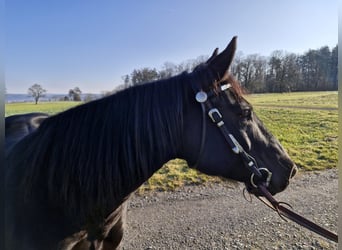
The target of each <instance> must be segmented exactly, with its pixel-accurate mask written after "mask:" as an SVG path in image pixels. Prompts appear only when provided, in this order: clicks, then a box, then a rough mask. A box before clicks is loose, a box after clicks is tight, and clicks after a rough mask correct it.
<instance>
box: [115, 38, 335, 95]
mask: <svg viewBox="0 0 342 250" xmlns="http://www.w3.org/2000/svg"><path fill="white" fill-rule="evenodd" d="M207 58H208V56H200V57H198V58H196V59H194V60H187V61H185V62H182V63H180V64H178V65H177V64H174V63H171V62H166V63H164V65H163V66H162V68H161V69H160V70H157V69H156V68H149V67H144V68H141V69H134V70H133V71H132V72H131V73H130V74H128V75H125V76H123V77H122V79H123V84H121V85H119V86H118V87H117V88H116V89H115V90H114V92H116V91H118V90H121V89H124V88H127V87H131V86H134V85H137V84H142V83H145V82H150V81H155V80H159V79H164V78H167V77H170V76H174V75H177V74H179V73H181V72H183V71H191V70H192V69H193V68H194V67H196V66H197V65H198V64H200V63H202V62H204V61H206V60H207ZM337 63H338V45H336V46H335V47H334V48H332V49H331V50H330V48H329V47H328V46H323V47H321V48H319V49H310V50H308V51H306V52H304V53H303V54H295V53H289V52H284V51H281V50H276V51H273V52H272V53H271V55H270V56H268V57H265V56H261V55H259V54H251V55H246V56H245V55H243V54H242V52H239V53H237V55H236V56H235V60H234V62H233V64H232V67H231V73H232V74H233V75H234V76H235V77H236V78H237V80H238V81H239V82H240V84H241V85H242V86H243V87H244V88H245V89H247V91H248V92H250V93H267V92H290V91H323V90H337V87H338V77H337V74H338V66H337Z"/></svg>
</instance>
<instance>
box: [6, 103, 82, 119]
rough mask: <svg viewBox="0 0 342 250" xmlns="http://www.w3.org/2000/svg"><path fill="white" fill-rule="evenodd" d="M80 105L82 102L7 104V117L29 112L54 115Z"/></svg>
mask: <svg viewBox="0 0 342 250" xmlns="http://www.w3.org/2000/svg"><path fill="white" fill-rule="evenodd" d="M80 104H82V102H41V103H38V104H34V103H32V102H22V103H6V105H5V116H9V115H15V114H22V113H29V112H43V113H48V114H50V115H52V114H56V113H59V112H62V111H64V110H67V109H69V108H72V107H74V106H77V105H80Z"/></svg>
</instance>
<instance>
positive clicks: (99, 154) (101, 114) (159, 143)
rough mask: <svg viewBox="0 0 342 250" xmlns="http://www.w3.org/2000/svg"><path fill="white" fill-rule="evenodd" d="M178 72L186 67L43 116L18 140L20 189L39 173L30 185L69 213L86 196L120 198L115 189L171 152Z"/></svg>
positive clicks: (177, 115)
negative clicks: (170, 75)
mask: <svg viewBox="0 0 342 250" xmlns="http://www.w3.org/2000/svg"><path fill="white" fill-rule="evenodd" d="M185 78H189V77H188V74H187V73H183V74H182V75H180V76H176V77H173V78H170V79H167V80H161V81H157V82H152V83H148V84H144V85H139V86H135V87H132V88H129V89H126V90H123V91H121V92H118V93H116V94H114V95H112V96H109V97H106V98H103V99H100V100H96V101H93V102H90V103H87V104H84V105H80V106H77V107H75V108H72V109H70V110H67V111H65V112H62V113H60V114H57V115H55V116H52V117H50V118H48V119H46V120H45V121H44V122H43V123H42V124H41V126H40V128H39V129H38V130H37V131H36V132H35V133H33V134H31V135H30V136H28V137H27V138H25V139H24V140H23V141H22V143H21V144H20V145H19V146H20V147H21V148H20V149H19V152H22V154H25V157H22V159H26V162H25V164H16V165H18V166H20V165H26V166H25V169H23V170H22V171H24V172H25V174H24V173H23V175H24V176H25V179H24V182H23V183H22V184H23V185H25V188H26V190H27V191H28V194H30V191H31V190H34V189H35V188H37V187H34V186H33V185H36V184H35V183H37V181H38V180H40V179H45V180H46V183H39V184H38V185H42V186H43V188H47V189H48V196H49V197H54V199H56V198H58V199H60V202H62V203H64V204H67V206H66V207H69V208H70V211H71V212H76V213H82V212H86V211H85V210H86V209H87V208H88V207H89V208H90V207H92V206H94V202H97V203H98V204H107V205H110V206H117V205H118V204H120V203H121V202H122V199H124V198H125V197H122V196H120V195H122V194H125V193H126V192H125V190H126V189H127V190H131V189H132V187H134V188H137V187H138V186H139V185H140V184H142V182H143V181H144V180H146V179H148V178H149V177H150V175H151V173H153V172H154V171H155V170H156V169H154V170H152V169H151V168H153V166H155V164H156V162H159V161H160V160H161V157H162V156H164V157H165V155H170V157H172V156H174V155H176V153H177V149H178V147H179V145H178V143H179V142H180V141H181V138H182V121H183V117H182V115H183V110H182V109H183V99H184V93H185V92H186V91H185V90H184V88H185V85H186V83H185V81H184V80H185ZM79 124H83V125H84V126H81V127H80V126H79ZM14 151H16V150H14ZM14 157H16V156H14ZM27 159H29V160H27ZM12 160H14V161H18V160H20V159H12ZM94 166H98V167H97V168H95V167H94ZM158 167H161V166H158ZM42 175H43V177H44V178H40V177H42ZM103 187H106V189H105V190H104V189H103ZM85 194H86V196H85ZM90 197H91V198H90ZM108 197H113V199H112V200H108ZM88 202H92V204H88ZM88 212H89V211H88ZM86 213H87V212H86Z"/></svg>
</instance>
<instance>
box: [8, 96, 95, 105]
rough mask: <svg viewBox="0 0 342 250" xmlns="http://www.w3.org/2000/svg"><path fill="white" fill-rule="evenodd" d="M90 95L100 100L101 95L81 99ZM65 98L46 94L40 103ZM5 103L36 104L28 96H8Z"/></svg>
mask: <svg viewBox="0 0 342 250" xmlns="http://www.w3.org/2000/svg"><path fill="white" fill-rule="evenodd" d="M88 95H92V96H93V97H94V99H97V98H100V97H101V95H100V94H81V99H82V100H84V98H85V97H86V96H88ZM65 96H67V95H64V94H46V95H45V97H41V98H40V99H39V102H54V101H60V100H61V99H63V98H64V97H65ZM5 102H6V103H11V102H34V99H33V97H30V96H28V95H27V94H6V95H5Z"/></svg>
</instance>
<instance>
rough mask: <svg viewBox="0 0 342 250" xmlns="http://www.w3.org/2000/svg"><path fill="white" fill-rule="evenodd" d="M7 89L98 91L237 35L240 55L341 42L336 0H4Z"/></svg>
mask: <svg viewBox="0 0 342 250" xmlns="http://www.w3.org/2000/svg"><path fill="white" fill-rule="evenodd" d="M5 4H6V5H5V8H6V9H5V18H6V24H5V27H6V33H5V41H6V47H5V53H6V54H5V69H6V71H5V77H6V90H7V93H26V92H27V89H28V88H29V87H30V86H31V85H32V84H34V83H39V84H41V85H42V86H43V87H44V88H45V89H47V91H48V93H67V92H68V90H69V89H70V88H73V87H76V86H78V87H79V88H80V89H81V90H82V91H83V92H84V93H89V92H91V93H100V92H101V91H107V90H112V89H114V88H115V87H116V86H117V85H118V84H121V83H122V79H121V77H122V76H123V75H125V74H129V73H131V72H132V70H133V69H139V68H142V67H151V68H153V67H155V68H157V69H160V68H161V67H162V65H163V63H164V62H173V63H176V64H177V63H181V62H182V61H185V60H188V59H195V58H197V57H198V56H201V55H209V54H211V52H212V51H213V50H214V49H215V48H216V47H219V48H220V50H222V49H223V48H224V47H225V46H226V45H227V43H228V42H229V41H230V39H231V38H232V37H233V36H234V35H237V36H238V50H239V51H242V52H243V54H245V55H247V54H254V53H257V54H261V55H264V56H268V55H270V53H271V52H272V51H274V50H285V51H288V52H294V53H303V52H305V51H307V50H308V49H310V48H311V49H317V48H319V47H321V46H324V45H328V46H329V47H333V46H335V45H336V44H337V41H338V38H337V37H338V28H337V25H338V1H337V0H336V1H334V0H329V1H327V0H281V1H273V0H258V1H251V0H234V1H233V0H231V1H229V0H211V1H210V0H201V1H200V0H159V1H158V0H153V1H152V0H125V1H116V0H96V1H95V0H93V1H90V0H72V1H70V0H52V1H46V0H30V1H27V0H8V1H6V3H5Z"/></svg>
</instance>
